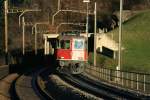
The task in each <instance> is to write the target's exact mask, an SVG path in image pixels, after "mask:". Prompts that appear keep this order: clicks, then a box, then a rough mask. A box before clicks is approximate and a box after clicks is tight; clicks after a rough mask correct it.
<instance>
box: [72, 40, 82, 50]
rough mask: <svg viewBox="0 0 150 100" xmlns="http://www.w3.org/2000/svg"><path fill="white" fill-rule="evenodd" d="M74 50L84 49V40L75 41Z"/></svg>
mask: <svg viewBox="0 0 150 100" xmlns="http://www.w3.org/2000/svg"><path fill="white" fill-rule="evenodd" d="M74 48H75V49H84V41H83V40H75V42H74Z"/></svg>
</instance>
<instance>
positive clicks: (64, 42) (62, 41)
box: [55, 32, 88, 74]
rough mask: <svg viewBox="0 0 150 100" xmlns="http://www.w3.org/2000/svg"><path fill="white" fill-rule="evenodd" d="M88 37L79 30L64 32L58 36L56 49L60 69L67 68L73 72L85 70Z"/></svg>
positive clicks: (77, 72)
mask: <svg viewBox="0 0 150 100" xmlns="http://www.w3.org/2000/svg"><path fill="white" fill-rule="evenodd" d="M86 41H87V39H86V37H84V36H80V34H79V33H78V32H63V33H61V34H60V35H59V37H58V42H57V48H56V50H55V54H56V59H57V61H58V65H59V68H60V69H63V68H67V69H69V71H70V72H71V73H72V74H79V73H81V72H83V71H84V68H85V66H86V65H87V60H88V57H87V42H86Z"/></svg>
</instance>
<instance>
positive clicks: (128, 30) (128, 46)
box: [108, 10, 150, 72]
mask: <svg viewBox="0 0 150 100" xmlns="http://www.w3.org/2000/svg"><path fill="white" fill-rule="evenodd" d="M149 16H150V10H148V11H143V12H140V13H139V14H137V15H136V16H134V17H132V18H131V19H130V20H128V21H127V22H125V23H124V24H123V32H122V42H123V43H122V45H123V47H124V48H125V50H123V52H122V53H123V55H122V63H123V68H122V69H125V70H129V69H132V70H133V71H139V70H140V71H148V70H147V69H148V68H149V67H150V53H149V51H150V46H149V43H150V28H149V26H150V17H149ZM112 34H113V35H114V39H115V40H116V41H118V39H117V37H118V29H116V30H114V31H112V32H110V33H108V35H109V36H112ZM149 72H150V71H149Z"/></svg>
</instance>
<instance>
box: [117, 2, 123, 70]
mask: <svg viewBox="0 0 150 100" xmlns="http://www.w3.org/2000/svg"><path fill="white" fill-rule="evenodd" d="M122 10H123V3H122V0H120V22H119V45H118V48H119V55H118V68H117V69H118V70H120V69H121V56H122V55H121V53H122V52H121V45H122Z"/></svg>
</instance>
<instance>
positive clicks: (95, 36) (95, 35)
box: [94, 2, 97, 66]
mask: <svg viewBox="0 0 150 100" xmlns="http://www.w3.org/2000/svg"><path fill="white" fill-rule="evenodd" d="M94 15H95V20H94V66H96V56H97V54H96V41H97V32H96V28H97V9H96V2H95V10H94Z"/></svg>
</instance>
